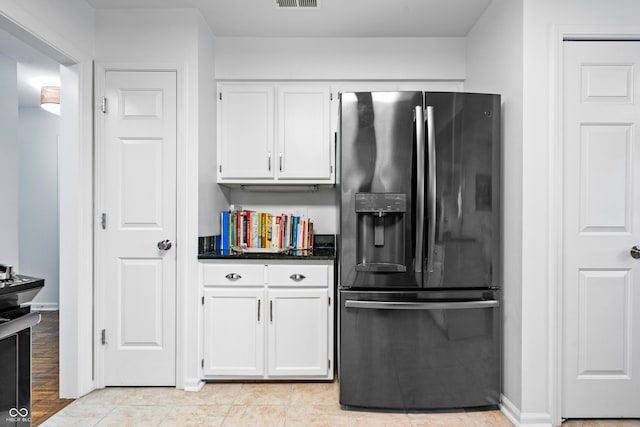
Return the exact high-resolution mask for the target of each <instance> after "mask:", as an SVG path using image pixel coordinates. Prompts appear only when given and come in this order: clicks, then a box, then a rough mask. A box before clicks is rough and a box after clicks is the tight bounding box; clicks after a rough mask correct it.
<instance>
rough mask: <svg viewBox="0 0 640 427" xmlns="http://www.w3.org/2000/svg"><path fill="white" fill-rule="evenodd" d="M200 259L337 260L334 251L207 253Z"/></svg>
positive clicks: (200, 256) (199, 255)
mask: <svg viewBox="0 0 640 427" xmlns="http://www.w3.org/2000/svg"><path fill="white" fill-rule="evenodd" d="M198 259H199V260H201V259H224V260H234V259H270V260H273V259H282V260H287V261H291V260H298V261H305V260H313V259H320V260H334V259H336V254H335V251H334V250H333V249H314V251H313V254H311V255H287V254H269V253H264V254H256V253H254V254H232V255H229V254H223V253H221V252H220V251H216V252H206V253H202V254H198Z"/></svg>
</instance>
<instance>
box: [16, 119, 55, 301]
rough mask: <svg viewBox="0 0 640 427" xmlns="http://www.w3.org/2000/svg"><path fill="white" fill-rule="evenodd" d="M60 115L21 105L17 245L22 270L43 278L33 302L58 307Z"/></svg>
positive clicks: (27, 273) (21, 271) (24, 272)
mask: <svg viewBox="0 0 640 427" xmlns="http://www.w3.org/2000/svg"><path fill="white" fill-rule="evenodd" d="M59 133H60V118H59V116H57V115H55V114H51V113H49V112H47V111H44V110H43V109H42V108H40V107H31V108H20V109H19V130H18V141H19V145H20V151H19V152H20V155H19V159H20V161H19V169H20V173H19V179H18V184H19V185H18V189H19V196H18V198H19V203H18V211H19V246H20V250H19V253H20V270H19V272H20V273H21V274H26V275H29V276H34V277H42V278H44V279H45V287H44V288H43V289H42V290H41V291H40V292H39V293H38V295H36V297H35V299H34V301H33V302H34V304H33V305H34V307H37V308H41V309H54V310H55V309H58V302H59V288H58V284H59V281H58V275H59V254H58V134H59Z"/></svg>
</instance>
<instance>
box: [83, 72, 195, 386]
mask: <svg viewBox="0 0 640 427" xmlns="http://www.w3.org/2000/svg"><path fill="white" fill-rule="evenodd" d="M107 71H148V72H152V71H172V72H175V73H176V84H177V97H176V101H177V109H176V126H177V137H176V146H177V150H176V151H177V152H176V157H177V158H176V163H177V171H176V181H177V184H176V192H177V195H176V196H177V204H178V206H180V205H181V202H182V201H184V199H185V197H186V195H185V187H186V184H185V182H186V181H187V179H186V178H185V174H186V171H187V170H188V167H187V160H186V155H185V153H186V151H187V150H186V140H187V138H186V137H185V130H184V128H185V124H184V122H185V120H184V111H185V108H184V102H183V97H184V87H185V84H184V81H183V80H184V73H183V66H182V65H181V64H171V63H169V64H167V63H162V64H153V63H146V64H144V65H141V64H139V63H135V64H130V63H117V64H109V63H104V64H102V63H96V64H95V70H94V76H95V77H94V78H95V81H94V112H95V114H94V123H95V125H94V138H95V151H94V171H95V172H94V183H95V184H94V185H95V189H94V194H95V196H94V197H95V198H94V236H95V238H94V300H93V306H94V310H93V320H94V322H93V323H94V335H93V336H94V339H93V349H94V353H93V364H94V368H93V377H94V384H95V387H96V388H104V387H105V380H104V364H105V359H104V350H103V347H102V343H101V340H100V336H101V330H102V329H103V328H104V324H105V307H104V304H103V301H104V293H105V290H106V287H107V284H106V283H105V281H104V280H103V278H102V277H101V276H100V275H99V272H100V271H102V269H104V263H103V261H102V258H103V250H102V245H103V244H104V242H103V240H102V238H101V234H100V232H99V231H100V230H101V222H100V215H101V212H104V189H103V184H104V183H103V180H104V178H105V173H104V169H105V164H104V162H105V158H104V154H103V152H102V148H103V146H104V144H105V141H104V119H103V117H102V114H103V113H102V110H101V103H102V95H103V94H104V92H105V80H106V73H107ZM182 206H184V203H182ZM184 218H185V214H184V210H182V209H177V216H176V241H175V242H174V247H175V250H176V325H175V326H176V336H175V340H176V358H175V369H176V372H175V378H176V388H184V387H185V384H184V383H185V368H184V356H183V355H184V349H185V345H184V333H183V331H184V313H185V307H184V301H185V295H184V294H185V289H184V283H185V282H186V281H185V279H184V277H185V274H186V272H187V271H188V270H189V268H188V265H187V262H186V261H185V260H186V255H187V254H186V251H185V248H186V247H187V246H188V245H186V244H184V245H181V244H180V243H181V242H185V241H186V240H187V239H188V237H187V236H188V231H187V229H186V226H185V220H184ZM187 311H188V309H187Z"/></svg>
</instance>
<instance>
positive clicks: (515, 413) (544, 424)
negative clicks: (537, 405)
mask: <svg viewBox="0 0 640 427" xmlns="http://www.w3.org/2000/svg"><path fill="white" fill-rule="evenodd" d="M500 397H501V399H500V401H501V403H500V410H501V411H502V413H503V414H504V416H505V417H507V418H508V419H509V421H511V422H512V423H513V425H515V426H516V427H521V426H527V427H553V423H552V422H551V414H548V413H544V412H520V409H519V408H518V407H516V405H514V404H513V402H511V401H510V400H509V399H508V398H507V397H506V396H504V395H501V396H500Z"/></svg>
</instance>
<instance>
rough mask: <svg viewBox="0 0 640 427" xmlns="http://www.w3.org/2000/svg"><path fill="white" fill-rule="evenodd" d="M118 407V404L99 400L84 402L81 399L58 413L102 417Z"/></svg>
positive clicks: (83, 416) (75, 416) (68, 415)
mask: <svg viewBox="0 0 640 427" xmlns="http://www.w3.org/2000/svg"><path fill="white" fill-rule="evenodd" d="M116 408H117V406H116V405H108V404H104V405H103V404H101V403H100V402H97V401H96V402H91V403H86V404H83V403H82V402H81V401H79V400H76V401H74V402H73V403H71V404H70V405H68V406H66V407H65V408H63V409H62V410H61V411H60V412H58V413H57V414H56V415H61V416H64V417H72V418H102V417H104V416H105V415H107V414H108V413H110V412H111V411H112V410H114V409H116Z"/></svg>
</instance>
